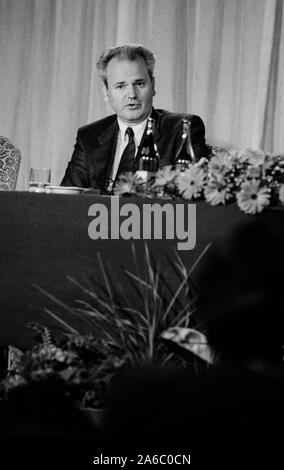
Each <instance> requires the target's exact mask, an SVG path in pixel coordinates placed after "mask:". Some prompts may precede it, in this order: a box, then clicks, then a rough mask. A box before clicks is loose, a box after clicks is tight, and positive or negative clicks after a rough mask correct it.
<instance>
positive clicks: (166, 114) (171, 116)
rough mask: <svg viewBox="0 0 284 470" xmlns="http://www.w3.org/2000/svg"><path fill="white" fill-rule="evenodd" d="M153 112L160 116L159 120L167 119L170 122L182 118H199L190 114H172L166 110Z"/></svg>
mask: <svg viewBox="0 0 284 470" xmlns="http://www.w3.org/2000/svg"><path fill="white" fill-rule="evenodd" d="M155 111H156V113H157V115H158V116H160V117H161V118H163V119H169V120H171V121H180V120H181V119H184V118H194V117H199V116H196V115H195V114H190V113H174V112H172V111H168V110H166V109H155Z"/></svg>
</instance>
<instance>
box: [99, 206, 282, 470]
mask: <svg viewBox="0 0 284 470" xmlns="http://www.w3.org/2000/svg"><path fill="white" fill-rule="evenodd" d="M283 266H284V212H283V211H281V210H279V211H278V210H275V211H273V210H271V211H267V213H264V214H261V215H260V216H257V217H253V218H252V219H251V220H249V221H248V223H245V224H244V225H240V226H239V227H237V228H236V229H235V230H234V231H233V232H232V235H231V236H230V237H229V238H227V239H224V240H220V242H219V243H218V242H217V243H215V244H214V246H213V245H212V247H211V249H210V250H209V252H208V256H207V257H205V258H204V260H203V266H201V268H200V271H199V276H198V286H199V288H200V291H201V300H200V309H199V312H198V316H197V319H196V320H197V324H198V325H199V328H200V329H202V331H203V333H205V334H206V335H207V338H208V342H209V345H210V346H211V348H212V349H213V350H214V352H215V356H216V362H215V364H214V365H213V366H211V367H210V368H209V369H208V370H207V371H205V372H204V373H202V374H199V375H196V374H194V373H192V370H189V371H187V370H180V369H165V368H162V367H150V366H149V367H145V368H141V369H137V370H134V371H129V372H128V373H127V374H125V375H124V377H123V378H122V379H121V380H120V382H119V383H118V384H117V388H116V389H115V390H113V392H112V396H111V398H110V407H109V416H108V419H107V422H108V433H109V440H108V442H111V443H112V445H113V446H114V447H116V448H121V449H122V448H126V449H128V451H129V452H133V451H141V452H144V453H145V452H147V453H150V452H152V453H153V452H159V453H161V452H163V453H165V452H166V453H167V454H169V453H176V452H183V453H191V455H192V458H193V459H194V458H195V460H196V461H197V462H198V461H200V462H201V461H203V460H204V461H206V463H213V462H214V463H218V462H221V459H223V460H225V461H226V462H227V464H228V467H227V468H231V466H230V465H231V463H235V462H237V461H238V463H239V464H242V465H244V462H245V459H248V458H250V459H252V461H253V462H256V461H263V460H264V459H265V458H267V459H268V460H269V461H270V460H271V459H272V458H276V457H277V458H281V459H283V457H282V453H283V450H284V433H283V422H284V421H283V420H284V406H283V397H284V373H283V358H282V356H283V344H284V331H283V323H284V312H283V299H284V288H283V274H282V271H283ZM204 451H205V452H204ZM206 451H207V452H206ZM226 451H227V452H226Z"/></svg>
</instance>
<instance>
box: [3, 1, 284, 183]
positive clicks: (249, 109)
mask: <svg viewBox="0 0 284 470" xmlns="http://www.w3.org/2000/svg"><path fill="white" fill-rule="evenodd" d="M283 17H284V8H283V5H282V0H0V93H1V96H0V119H1V121H0V135H4V136H6V137H9V138H10V139H11V140H12V141H13V142H14V143H15V144H16V145H17V146H18V147H19V148H20V150H21V153H22V164H21V170H20V175H19V181H18V189H26V188H27V181H28V174H29V169H30V167H50V168H51V170H52V183H53V184H59V183H60V181H61V178H62V176H63V174H64V170H65V167H66V165H67V162H68V160H69V159H70V156H71V154H72V151H73V146H74V143H75V138H76V132H77V129H78V127H80V126H82V125H84V124H87V123H89V122H91V121H94V120H96V119H98V118H101V117H103V116H105V115H106V114H109V113H111V112H112V111H111V109H110V108H109V106H108V105H107V104H106V103H105V102H104V100H103V98H102V96H101V93H100V87H99V82H98V78H97V74H96V67H95V64H96V60H97V58H98V56H99V55H100V53H101V52H102V50H103V49H105V48H106V47H109V46H112V45H115V44H120V43H124V42H140V43H143V44H145V45H146V46H148V47H150V48H151V49H153V51H154V52H155V54H156V57H157V64H156V72H155V75H156V89H157V96H156V97H155V101H154V105H155V106H156V107H162V108H165V109H169V110H172V111H180V112H185V111H186V112H190V113H195V114H198V115H200V116H201V117H202V119H203V120H204V123H205V126H206V135H207V142H208V143H212V144H216V145H225V146H229V147H231V148H246V147H251V148H255V149H256V148H263V149H265V150H268V151H274V152H281V151H282V152H284V132H283V129H284V28H283V25H284V22H283Z"/></svg>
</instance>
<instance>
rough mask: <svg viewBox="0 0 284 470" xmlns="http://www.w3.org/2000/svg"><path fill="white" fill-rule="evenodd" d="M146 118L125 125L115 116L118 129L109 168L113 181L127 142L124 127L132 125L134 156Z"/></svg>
mask: <svg viewBox="0 0 284 470" xmlns="http://www.w3.org/2000/svg"><path fill="white" fill-rule="evenodd" d="M147 120H148V117H147V118H146V119H144V121H142V122H139V124H134V125H133V126H130V125H127V124H125V123H124V122H122V121H121V119H120V118H117V121H118V126H119V131H118V135H117V143H116V151H115V156H114V161H113V165H112V170H111V174H110V177H111V179H112V180H113V181H114V180H115V177H116V174H117V170H118V167H119V163H120V160H121V156H122V154H123V150H124V149H125V147H126V146H127V144H128V135H127V134H126V129H127V128H128V127H132V129H133V132H134V142H135V156H136V154H137V150H138V146H139V144H140V142H141V139H142V136H143V134H144V131H145V128H146V125H147Z"/></svg>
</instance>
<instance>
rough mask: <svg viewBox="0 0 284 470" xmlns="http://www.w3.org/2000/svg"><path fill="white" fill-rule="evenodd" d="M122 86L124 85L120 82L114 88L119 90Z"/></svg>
mask: <svg viewBox="0 0 284 470" xmlns="http://www.w3.org/2000/svg"><path fill="white" fill-rule="evenodd" d="M123 87H124V85H123V84H120V85H116V87H115V88H116V89H117V88H118V89H119V90H121V89H122V88H123Z"/></svg>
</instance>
